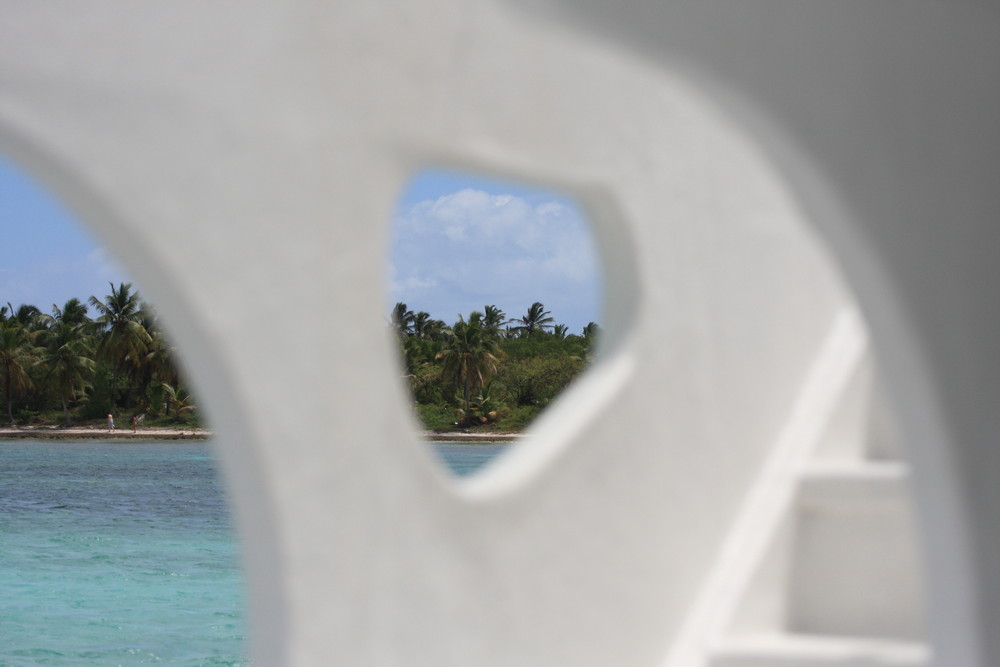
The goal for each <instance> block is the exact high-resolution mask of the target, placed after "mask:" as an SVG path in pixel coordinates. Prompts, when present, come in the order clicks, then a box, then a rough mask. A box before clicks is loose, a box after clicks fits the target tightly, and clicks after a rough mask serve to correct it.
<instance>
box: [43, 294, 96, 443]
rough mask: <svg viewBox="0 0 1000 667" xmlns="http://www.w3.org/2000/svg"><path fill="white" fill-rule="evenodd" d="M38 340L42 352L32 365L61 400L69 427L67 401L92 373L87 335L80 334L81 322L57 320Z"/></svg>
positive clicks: (92, 365) (81, 387)
mask: <svg viewBox="0 0 1000 667" xmlns="http://www.w3.org/2000/svg"><path fill="white" fill-rule="evenodd" d="M74 301H75V299H74ZM77 303H79V302H77ZM64 312H65V311H64ZM40 342H41V343H42V348H41V349H42V355H41V358H40V359H39V360H38V361H37V362H36V365H37V366H40V367H41V368H42V369H43V371H44V375H43V380H42V381H43V383H44V385H45V387H46V388H47V389H49V390H50V391H51V392H52V393H53V394H55V395H56V396H57V397H58V398H59V400H60V401H61V402H62V409H63V417H64V419H65V424H66V425H67V426H69V425H70V424H71V423H72V417H71V416H70V412H69V403H70V401H72V400H74V399H75V398H76V396H77V392H80V391H83V389H84V387H85V386H86V384H87V380H88V379H89V378H90V377H91V376H92V375H93V373H94V368H95V363H94V360H93V358H92V354H93V348H92V344H91V339H90V336H87V335H86V334H84V333H83V326H82V324H77V325H73V324H70V323H68V322H65V321H58V322H56V324H55V325H53V326H52V327H50V328H49V329H46V330H45V331H43V332H42V333H41V336H40Z"/></svg>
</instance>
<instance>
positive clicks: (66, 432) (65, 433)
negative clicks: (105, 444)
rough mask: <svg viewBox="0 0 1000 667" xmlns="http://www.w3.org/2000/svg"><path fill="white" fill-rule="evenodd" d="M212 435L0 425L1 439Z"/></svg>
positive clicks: (193, 437)
mask: <svg viewBox="0 0 1000 667" xmlns="http://www.w3.org/2000/svg"><path fill="white" fill-rule="evenodd" d="M211 437H212V432H211V431H208V430H205V429H201V428H160V427H150V428H143V427H139V429H137V431H136V432H135V433H133V432H132V427H131V426H126V427H124V428H117V429H115V430H114V431H108V429H106V428H103V427H97V426H70V427H61V426H20V427H14V428H11V427H9V426H4V427H0V440H208V439H210V438H211Z"/></svg>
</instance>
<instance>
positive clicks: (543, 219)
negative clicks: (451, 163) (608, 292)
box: [387, 170, 602, 475]
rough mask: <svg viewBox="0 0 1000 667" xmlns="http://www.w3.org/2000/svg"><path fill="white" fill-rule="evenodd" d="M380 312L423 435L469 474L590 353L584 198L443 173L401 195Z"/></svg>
mask: <svg viewBox="0 0 1000 667" xmlns="http://www.w3.org/2000/svg"><path fill="white" fill-rule="evenodd" d="M393 223H394V224H393V233H392V242H391V248H390V269H389V273H390V281H389V284H390V288H389V295H388V304H387V305H388V309H389V311H390V315H389V321H390V323H391V326H392V327H393V329H394V332H395V337H396V340H397V342H398V346H399V354H400V358H401V360H402V362H401V363H402V366H403V368H402V372H401V375H402V378H403V381H404V382H405V384H406V386H407V388H408V390H409V392H410V397H411V400H412V405H413V409H414V415H415V419H416V421H417V423H418V427H419V428H421V429H422V432H423V435H424V438H425V439H426V440H428V441H429V442H430V443H431V445H430V446H431V447H432V448H433V450H434V451H435V452H436V453H437V454H438V455H439V456H440V457H441V459H442V460H443V461H444V462H445V463H446V464H447V466H448V469H449V470H451V471H452V472H454V473H456V474H458V475H467V474H470V473H472V472H475V471H476V470H479V469H480V468H481V467H482V466H483V465H485V464H486V463H488V462H489V461H491V460H493V458H494V457H495V456H497V455H498V454H500V453H502V452H503V451H505V450H506V449H508V448H509V447H510V446H511V443H514V442H518V441H521V440H522V439H523V438H524V437H525V433H526V430H527V429H528V427H529V425H530V424H531V423H532V422H533V421H534V420H535V419H536V418H537V417H538V416H539V415H540V414H541V413H542V412H544V411H545V410H546V409H547V408H548V407H549V406H550V405H551V404H552V403H553V402H554V401H556V400H557V398H558V397H559V395H560V394H561V393H562V392H563V391H564V390H565V389H566V388H567V387H569V386H570V385H571V384H572V383H573V382H575V381H576V380H577V378H578V377H579V376H580V374H581V373H583V372H584V371H585V370H586V368H587V367H588V366H589V364H590V363H591V362H592V361H593V359H594V356H595V354H596V343H597V339H598V337H599V331H600V325H599V324H598V322H599V321H600V312H601V303H600V294H601V281H602V275H601V273H602V272H601V266H600V261H599V258H598V253H597V247H596V242H595V240H594V238H593V235H592V232H591V229H590V225H589V224H588V222H587V220H586V215H585V213H584V209H583V207H582V206H581V205H580V204H578V203H577V202H576V201H575V200H574V199H573V198H571V197H569V196H567V195H564V194H562V193H559V192H555V191H552V190H548V189H544V188H541V187H536V186H531V185H525V184H520V183H513V182H509V181H502V180H497V179H493V178H489V177H486V176H482V175H476V174H467V173H459V172H451V171H441V170H426V171H423V172H420V173H419V174H417V175H416V176H415V177H414V178H413V179H412V180H411V181H410V183H409V184H408V186H407V187H406V189H405V191H404V192H403V194H402V195H401V197H400V200H399V204H398V207H397V210H396V215H395V219H394V220H393Z"/></svg>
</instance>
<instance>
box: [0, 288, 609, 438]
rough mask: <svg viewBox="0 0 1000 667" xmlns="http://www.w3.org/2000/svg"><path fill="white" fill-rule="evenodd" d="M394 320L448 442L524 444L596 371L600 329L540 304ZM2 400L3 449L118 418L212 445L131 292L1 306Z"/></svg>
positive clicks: (419, 409) (407, 365) (148, 312)
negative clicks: (9, 441) (488, 438)
mask: <svg viewBox="0 0 1000 667" xmlns="http://www.w3.org/2000/svg"><path fill="white" fill-rule="evenodd" d="M88 306H89V308H88ZM90 308H92V309H93V311H94V314H95V316H94V317H91V315H90V310H89V309H90ZM389 320H390V322H391V326H392V327H393V329H394V331H395V335H396V338H397V341H398V344H399V353H400V358H401V367H402V372H401V376H402V379H403V381H404V382H405V383H406V385H407V386H408V387H409V389H410V391H411V394H412V398H413V406H414V411H415V414H416V418H417V420H418V421H419V423H420V424H422V425H423V427H424V428H425V429H426V430H427V431H429V432H432V433H438V434H440V433H461V434H476V433H478V432H489V433H505V434H516V433H518V432H520V431H521V430H522V429H523V428H524V426H525V425H527V424H528V423H529V422H531V421H532V420H533V419H534V418H535V417H537V416H538V414H539V413H540V412H541V411H542V410H544V409H545V407H546V406H547V405H548V404H549V403H551V401H552V400H553V399H554V398H555V397H556V396H558V395H559V394H560V393H561V392H562V391H563V390H564V389H565V388H566V387H567V386H568V385H569V384H570V383H571V382H573V380H574V379H575V378H576V377H577V376H578V375H579V374H580V373H581V372H582V371H583V370H584V369H585V368H586V367H587V365H588V364H589V363H590V361H591V359H592V356H593V353H594V345H595V342H596V339H597V337H598V334H599V328H598V325H597V324H596V323H594V322H591V323H590V324H588V325H587V326H586V327H584V328H583V330H582V331H581V332H580V334H573V333H570V332H569V331H568V330H567V327H566V326H565V325H562V324H556V323H555V320H554V318H553V317H552V315H551V313H550V311H548V310H546V309H545V307H544V306H543V305H542V304H541V303H540V302H535V303H533V304H531V306H530V307H529V308H528V310H527V312H526V313H525V314H524V315H523V316H521V317H515V318H510V319H508V317H507V315H506V314H505V313H504V312H503V311H502V310H500V309H499V308H498V307H496V306H494V305H487V306H485V307H484V308H483V310H482V311H481V312H480V311H473V312H472V313H470V314H469V315H468V317H465V316H459V318H458V321H456V322H454V323H453V324H451V325H447V324H446V323H445V322H444V321H442V320H436V319H433V318H432V317H431V315H430V314H429V313H427V312H424V311H418V312H413V311H412V310H410V309H409V308H408V307H407V305H406V304H405V303H397V304H396V306H395V308H394V309H393V310H392V313H391V315H390V318H389ZM0 395H2V399H3V403H2V410H3V413H2V414H3V417H2V418H0V424H5V426H6V428H0V431H3V433H2V434H0V437H58V436H60V435H65V436H70V435H73V436H78V437H103V436H107V435H112V434H111V433H110V429H109V428H108V422H107V419H108V415H113V416H114V418H115V420H116V422H117V423H116V427H117V428H116V430H115V433H114V435H119V436H124V435H127V434H130V433H132V432H133V431H135V430H137V429H138V430H139V431H140V432H141V433H143V434H144V435H152V436H155V437H172V436H176V437H204V436H207V435H209V434H208V433H207V432H206V431H205V430H204V429H203V428H202V424H201V418H200V415H199V410H198V403H197V400H196V399H195V397H194V395H193V394H192V392H191V391H190V389H189V387H188V384H187V382H186V380H185V377H184V373H183V371H182V369H181V367H180V365H179V363H178V360H177V353H176V349H175V348H174V346H173V345H172V344H171V343H170V342H169V340H168V339H167V337H166V335H165V334H164V332H163V329H162V327H161V325H160V320H159V318H158V316H157V314H156V311H155V310H154V309H153V308H152V307H151V306H150V305H149V304H148V303H147V302H146V301H145V300H143V298H142V296H141V295H140V294H139V292H138V291H137V290H136V289H134V288H133V287H132V285H131V284H130V283H120V284H119V285H118V286H117V287H116V286H115V285H114V284H110V293H109V294H107V295H105V296H104V298H100V299H99V298H97V297H96V296H91V297H89V298H88V299H87V302H86V303H84V302H82V301H80V300H79V299H75V298H74V299H70V300H69V301H67V302H66V303H65V304H64V305H63V306H62V307H59V306H57V305H54V304H53V306H52V310H51V313H48V314H47V313H44V312H42V310H41V309H39V308H38V307H37V306H34V305H30V304H21V305H20V306H18V307H16V308H15V307H14V306H13V305H12V304H10V303H8V304H6V305H4V306H0Z"/></svg>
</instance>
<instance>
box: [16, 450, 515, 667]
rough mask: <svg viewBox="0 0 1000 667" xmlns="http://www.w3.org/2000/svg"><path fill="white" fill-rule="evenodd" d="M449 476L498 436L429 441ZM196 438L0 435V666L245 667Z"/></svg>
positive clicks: (236, 574)
mask: <svg viewBox="0 0 1000 667" xmlns="http://www.w3.org/2000/svg"><path fill="white" fill-rule="evenodd" d="M434 446H435V449H436V450H437V451H438V453H439V454H440V455H441V457H442V458H443V459H444V460H445V462H446V463H447V464H448V465H449V466H450V467H451V469H452V470H454V471H455V472H456V473H458V474H460V475H463V474H468V473H470V472H472V471H474V470H475V469H476V468H478V467H479V466H481V465H482V464H483V463H485V462H486V461H488V460H489V459H490V458H492V457H493V456H495V455H496V454H497V453H498V452H499V451H500V450H501V449H502V448H503V445H467V444H454V443H435V445H434ZM245 640H246V627H245V623H244V613H243V578H242V573H241V571H240V567H239V550H238V545H237V543H236V539H235V536H234V534H233V531H232V528H231V525H230V520H229V513H228V508H227V507H226V501H225V498H224V497H223V495H222V490H221V488H220V484H219V481H218V478H217V474H216V467H215V461H214V458H213V454H212V450H211V448H210V447H209V446H208V445H207V444H205V443H193V444H192V443H177V442H163V443H128V444H124V443H123V444H117V443H100V442H82V443H70V442H66V443H63V442H54V443H49V442H0V665H3V666H5V667H7V666H10V667H14V666H21V665H24V666H28V665H64V666H67V667H68V666H74V667H75V666H85V665H141V664H151V663H160V664H171V665H246V664H249V663H248V662H247V660H246V645H245V644H246V642H245Z"/></svg>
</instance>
